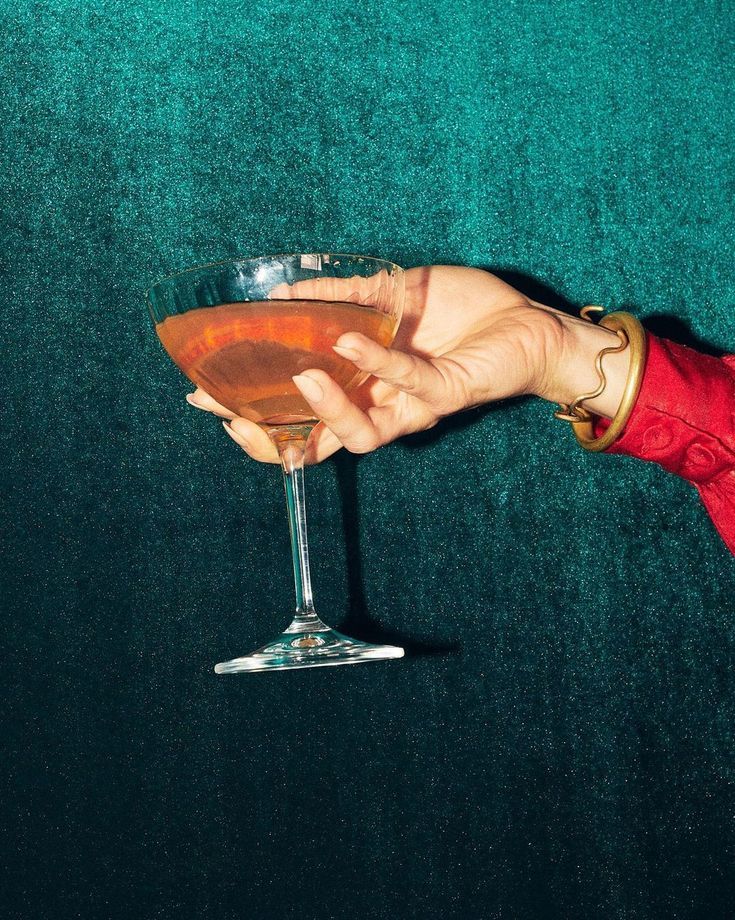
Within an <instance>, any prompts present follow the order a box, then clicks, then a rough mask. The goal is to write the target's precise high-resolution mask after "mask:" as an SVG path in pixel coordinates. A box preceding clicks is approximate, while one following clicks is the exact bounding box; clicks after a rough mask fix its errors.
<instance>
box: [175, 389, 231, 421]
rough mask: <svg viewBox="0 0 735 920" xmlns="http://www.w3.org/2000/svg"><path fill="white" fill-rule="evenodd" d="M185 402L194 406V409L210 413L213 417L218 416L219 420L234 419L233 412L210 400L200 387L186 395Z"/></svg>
mask: <svg viewBox="0 0 735 920" xmlns="http://www.w3.org/2000/svg"><path fill="white" fill-rule="evenodd" d="M186 401H187V402H188V403H189V405H190V406H194V408H195V409H203V410H204V411H205V412H212V413H213V414H214V415H219V417H220V418H235V413H234V412H231V411H230V410H229V409H227V408H225V406H223V405H221V404H220V403H218V402H217V400H216V399H212V397H211V396H210V395H209V393H207V392H205V391H204V390H203V389H202V388H201V387H197V389H196V390H194V392H193V393H187V394H186Z"/></svg>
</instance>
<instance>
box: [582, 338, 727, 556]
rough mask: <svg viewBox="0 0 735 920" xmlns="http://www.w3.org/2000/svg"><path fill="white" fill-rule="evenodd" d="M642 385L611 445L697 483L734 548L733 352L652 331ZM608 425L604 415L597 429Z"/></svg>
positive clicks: (614, 450) (612, 449)
mask: <svg viewBox="0 0 735 920" xmlns="http://www.w3.org/2000/svg"><path fill="white" fill-rule="evenodd" d="M647 341H648V358H647V361H646V368H645V371H644V375H643V381H642V383H641V390H640V393H639V395H638V399H637V401H636V404H635V406H634V408H633V411H632V412H631V415H630V418H629V419H628V423H627V425H626V426H625V430H624V432H623V434H622V436H621V437H620V438H619V439H618V440H617V441H616V442H615V444H613V445H612V447H610V448H609V449H608V451H607V452H608V453H611V454H627V455H629V456H632V457H639V458H640V459H641V460H652V461H654V462H655V463H658V464H659V465H660V466H662V467H663V468H664V469H665V470H668V471H669V472H671V473H675V474H676V475H677V476H681V477H683V478H684V479H686V480H688V481H689V482H691V483H693V484H694V485H695V486H696V487H697V489H698V491H699V493H700V495H701V497H702V499H703V501H704V504H705V506H706V507H707V510H708V512H709V513H710V516H711V517H712V519H713V521H714V523H715V526H716V527H717V529H718V530H719V531H720V533H721V535H722V536H723V538H724V540H725V542H726V543H727V545H728V547H729V548H730V549H731V550H732V552H734V553H735V356H733V355H730V356H727V357H725V358H714V357H712V356H710V355H704V354H702V353H701V352H698V351H694V349H691V348H687V347H686V346H685V345H678V344H676V343H675V342H669V341H666V340H665V339H658V338H656V337H655V336H653V335H651V334H650V333H648V334H647ZM609 424H610V423H609V422H608V421H607V420H606V419H600V420H599V421H598V422H597V424H596V426H595V433H596V434H601V433H602V432H603V431H604V430H605V429H606V428H607V427H608V425H609Z"/></svg>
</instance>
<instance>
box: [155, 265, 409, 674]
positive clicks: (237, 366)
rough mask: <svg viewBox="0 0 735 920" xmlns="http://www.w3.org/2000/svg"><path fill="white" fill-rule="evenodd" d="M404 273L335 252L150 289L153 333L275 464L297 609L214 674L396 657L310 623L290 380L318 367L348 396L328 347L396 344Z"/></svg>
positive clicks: (201, 270)
mask: <svg viewBox="0 0 735 920" xmlns="http://www.w3.org/2000/svg"><path fill="white" fill-rule="evenodd" d="M403 298H404V274H403V269H401V268H400V267H399V266H398V265H394V264H393V263H392V262H386V261H384V260H382V259H373V258H369V257H367V256H357V255H342V254H339V253H307V254H297V255H277V256H263V257H261V258H256V259H243V260H237V261H232V262H220V263H217V264H214V265H204V266H201V267H198V268H191V269H189V270H188V271H185V272H181V273H180V274H178V275H174V276H173V277H171V278H167V279H165V280H164V281H161V282H159V283H158V284H155V285H154V286H153V287H152V288H151V289H150V290H149V291H148V293H147V299H148V305H149V309H150V313H151V317H152V319H153V322H154V323H155V326H156V332H157V333H158V336H159V338H160V340H161V342H162V344H163V346H164V348H165V349H166V351H167V352H168V353H169V355H170V356H171V358H172V359H173V361H174V362H175V363H176V365H177V366H178V367H179V368H180V369H181V370H182V371H183V372H184V374H186V376H187V377H188V378H189V379H190V380H191V381H192V382H193V383H195V384H197V386H200V387H201V388H202V389H204V390H206V391H207V393H209V394H210V396H212V397H213V398H214V399H216V400H217V402H219V403H221V404H222V405H223V406H226V407H227V408H228V409H230V410H231V411H232V412H234V413H235V414H236V415H239V416H242V417H244V418H247V419H250V420H251V421H253V422H256V423H257V424H258V425H260V426H261V427H262V428H263V429H264V430H265V431H266V432H267V433H268V435H269V437H270V438H271V440H272V441H273V443H274V444H275V446H276V448H277V450H278V454H279V456H280V458H281V465H282V468H283V481H284V485H285V489H286V506H287V510H288V522H289V528H290V532H291V551H292V558H293V568H294V580H295V583H296V614H295V616H294V618H293V621H292V622H291V625H290V626H288V628H287V629H286V630H284V632H283V633H281V635H280V636H278V637H277V638H276V639H274V640H273V641H272V642H269V643H268V644H267V645H264V646H263V647H262V648H259V649H257V650H256V651H254V652H251V653H250V654H249V655H244V656H243V657H242V658H235V659H233V660H232V661H227V662H224V663H222V664H218V665H217V666H216V667H215V671H216V672H217V673H218V674H232V673H235V672H238V671H265V670H275V669H281V668H310V667H317V666H325V665H338V664H356V663H358V662H361V661H375V660H379V659H384V658H400V657H401V656H402V655H403V649H401V648H397V647H396V646H392V645H370V644H368V643H366V642H360V641H358V640H357V639H350V638H348V637H347V636H343V635H341V634H340V633H338V632H337V631H336V630H334V629H331V628H330V627H329V626H327V625H325V624H324V623H323V622H322V621H321V620H320V619H319V617H318V616H317V613H316V610H315V609H314V602H313V600H312V593H311V581H310V577H309V549H308V544H307V539H306V506H305V500H304V449H305V447H306V442H307V440H308V438H309V435H310V434H311V432H312V430H313V428H314V426H315V425H316V424H317V423H318V419H316V418H315V417H314V411H313V409H311V407H310V406H309V404H308V403H307V402H306V401H305V400H304V398H303V397H302V396H301V394H300V393H299V391H298V389H297V388H296V385H295V384H294V382H293V380H292V377H294V376H295V375H297V374H300V373H302V372H303V371H305V370H308V369H309V368H320V369H321V370H324V371H326V372H327V373H328V374H329V375H330V377H332V379H333V380H335V381H336V382H337V383H338V384H340V386H341V387H343V389H345V390H350V389H352V388H354V387H356V386H358V385H359V384H360V383H362V381H363V380H364V379H365V376H366V375H365V374H362V373H360V372H358V371H357V370H356V368H355V366H354V365H353V364H351V363H350V362H349V361H346V360H345V359H344V358H341V357H340V356H339V355H337V353H336V352H334V351H333V350H332V346H333V345H334V344H335V343H336V341H337V339H338V338H339V337H340V336H341V335H342V334H343V333H345V332H361V333H363V334H365V335H367V336H369V337H370V338H372V339H374V340H375V341H377V342H380V343H381V344H383V345H388V344H390V342H392V341H393V337H394V336H395V333H396V330H397V328H398V323H399V322H400V318H401V312H402V309H403Z"/></svg>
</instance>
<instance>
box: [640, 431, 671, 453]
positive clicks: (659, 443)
mask: <svg viewBox="0 0 735 920" xmlns="http://www.w3.org/2000/svg"><path fill="white" fill-rule="evenodd" d="M673 440H674V435H673V434H672V432H671V431H670V430H669V429H668V428H664V426H663V425H654V426H653V427H652V428H649V429H648V431H646V433H645V434H644V435H643V449H644V450H645V451H646V453H648V452H649V451H653V450H665V449H666V448H667V447H668V446H669V445H670V444H671V442H672V441H673Z"/></svg>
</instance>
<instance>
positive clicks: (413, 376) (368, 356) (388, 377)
mask: <svg viewBox="0 0 735 920" xmlns="http://www.w3.org/2000/svg"><path fill="white" fill-rule="evenodd" d="M333 348H334V350H335V351H336V352H337V354H338V355H341V356H342V357H343V358H346V359H347V360H348V361H352V363H353V364H355V365H356V366H357V367H359V368H360V370H361V371H366V372H367V373H369V374H372V375H373V376H374V377H378V378H379V379H380V380H382V381H384V382H385V383H387V384H389V385H390V386H392V387H395V388H396V389H397V390H401V391H402V392H404V393H408V394H409V395H411V396H415V397H416V398H417V399H420V400H423V401H424V402H426V403H428V404H429V405H431V406H443V405H444V404H445V403H447V401H448V393H449V387H448V384H447V379H446V377H445V376H444V374H443V373H442V372H441V370H440V369H439V367H438V366H437V365H436V364H433V363H432V362H430V361H425V360H424V359H422V358H419V357H417V356H416V355H409V354H406V353H405V352H402V351H395V350H394V349H391V348H384V347H383V346H382V345H378V343H377V342H373V341H372V339H369V338H367V337H366V336H364V335H360V334H359V333H357V332H347V333H345V334H344V335H343V336H340V338H339V339H338V340H337V344H336V345H334V346H333ZM307 398H308V397H307ZM330 427H331V425H330Z"/></svg>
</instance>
